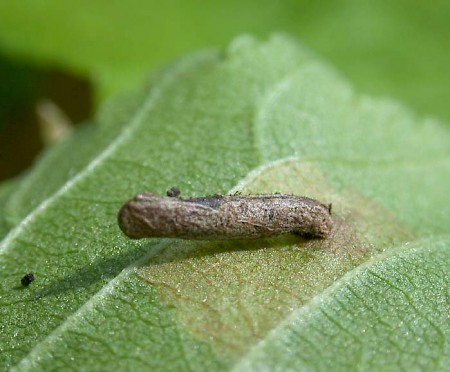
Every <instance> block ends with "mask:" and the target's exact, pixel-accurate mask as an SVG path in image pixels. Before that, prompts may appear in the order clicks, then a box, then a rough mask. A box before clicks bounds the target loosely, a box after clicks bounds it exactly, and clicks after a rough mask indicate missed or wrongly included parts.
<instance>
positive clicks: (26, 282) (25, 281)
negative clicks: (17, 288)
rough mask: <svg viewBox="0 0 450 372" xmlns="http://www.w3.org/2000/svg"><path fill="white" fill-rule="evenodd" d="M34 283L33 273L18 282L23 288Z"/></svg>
mask: <svg viewBox="0 0 450 372" xmlns="http://www.w3.org/2000/svg"><path fill="white" fill-rule="evenodd" d="M33 281H34V274H33V273H28V274H27V275H25V276H24V277H23V278H22V279H20V282H21V283H22V285H23V286H24V287H28V285H29V284H30V283H31V282H33Z"/></svg>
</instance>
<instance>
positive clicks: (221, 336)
mask: <svg viewBox="0 0 450 372" xmlns="http://www.w3.org/2000/svg"><path fill="white" fill-rule="evenodd" d="M236 189H239V190H240V191H242V193H244V194H245V193H247V192H251V193H259V192H276V191H279V192H282V193H295V194H298V195H301V194H303V195H308V196H312V197H317V198H321V200H323V201H329V202H333V221H334V229H333V232H332V234H331V236H330V237H329V238H327V239H323V240H303V239H301V238H299V237H298V236H295V235H290V236H284V237H274V238H271V239H261V240H257V241H248V240H247V241H246V240H242V241H238V242H234V243H227V242H215V243H206V242H200V243H194V242H188V241H179V240H175V241H173V242H172V243H171V244H170V245H169V247H168V248H166V249H165V250H164V251H163V252H162V253H161V254H160V255H158V256H156V257H155V258H153V259H152V260H150V261H149V262H148V264H146V265H145V266H144V267H141V268H140V269H139V275H140V276H141V278H142V279H143V280H144V281H145V282H147V283H148V284H150V285H151V286H152V287H154V289H155V290H156V292H157V295H158V297H159V298H160V301H161V302H162V303H164V304H166V305H169V306H171V307H173V308H175V309H176V312H177V316H178V318H179V320H180V321H181V322H182V324H183V326H184V327H185V328H186V329H188V330H190V332H192V333H193V334H194V335H195V337H197V338H200V339H205V340H206V339H208V340H209V342H211V343H212V345H213V347H214V349H215V352H216V353H218V354H222V355H224V356H225V357H227V358H230V359H234V358H237V357H239V356H240V355H242V354H243V353H245V351H246V350H247V348H248V347H249V345H252V344H255V342H257V341H258V340H260V339H262V338H264V336H265V335H266V334H267V332H268V331H269V330H270V329H272V328H273V327H275V326H276V325H277V324H278V323H279V322H280V321H281V320H282V319H284V318H286V316H288V315H289V314H290V313H291V312H292V311H293V310H294V309H298V308H301V307H302V306H303V305H304V304H305V303H307V302H308V301H309V300H310V299H311V298H312V297H313V296H314V295H316V294H317V293H320V292H321V291H323V290H324V289H325V288H327V287H328V286H329V285H330V284H332V283H333V282H334V281H335V280H336V279H337V278H339V277H341V276H342V275H344V274H345V273H346V272H347V271H348V270H351V269H352V268H353V267H355V266H357V265H359V264H360V263H361V262H363V261H364V260H367V259H368V258H369V257H370V256H371V255H372V254H374V253H375V252H377V250H379V249H381V248H379V247H381V246H383V245H384V244H385V243H386V241H385V240H384V239H383V241H382V242H381V241H376V240H375V239H373V237H374V236H375V234H372V235H371V231H369V226H370V227H371V229H372V230H373V231H377V230H378V231H381V230H383V229H384V227H383V228H382V227H381V226H383V225H384V223H381V222H382V218H381V217H380V218H378V220H377V218H375V217H377V216H378V214H379V213H382V210H381V208H375V207H373V205H371V203H370V202H369V201H367V200H364V199H362V198H354V199H353V200H348V199H343V198H342V197H340V196H338V195H337V194H336V193H334V192H333V191H332V190H331V189H330V188H329V186H328V185H327V183H326V177H324V176H323V175H322V174H321V173H320V170H319V168H317V167H314V164H311V163H305V162H301V161H299V160H296V159H287V160H284V161H279V162H275V163H272V164H270V165H269V166H266V167H263V168H261V169H257V170H256V171H254V172H253V173H252V174H250V175H249V177H248V178H247V179H245V180H243V181H242V182H241V183H240V184H239V185H238V187H236ZM372 204H373V203H372ZM375 210H376V213H374V211H375ZM391 222H393V221H391ZM394 225H395V224H393V226H391V227H390V228H389V229H388V231H383V235H386V236H387V235H389V233H390V234H391V235H392V236H390V237H389V239H391V240H392V241H402V240H403V239H405V238H406V236H407V234H399V231H403V230H402V229H401V228H400V227H398V226H394ZM237 330H239V332H237Z"/></svg>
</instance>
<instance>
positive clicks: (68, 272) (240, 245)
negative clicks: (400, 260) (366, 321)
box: [0, 35, 450, 369]
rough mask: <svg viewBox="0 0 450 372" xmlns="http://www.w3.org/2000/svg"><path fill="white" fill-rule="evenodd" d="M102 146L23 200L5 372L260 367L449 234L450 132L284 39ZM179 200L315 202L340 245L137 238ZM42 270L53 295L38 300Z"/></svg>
mask: <svg viewBox="0 0 450 372" xmlns="http://www.w3.org/2000/svg"><path fill="white" fill-rule="evenodd" d="M387 123H388V124H389V125H388V124H387ZM90 130H91V131H92V132H95V131H98V132H97V133H92V134H86V135H83V134H82V133H81V134H78V135H77V137H74V138H72V139H70V140H68V142H67V143H65V144H62V145H61V147H59V148H54V149H53V150H50V151H49V152H48V153H47V155H45V156H44V157H43V158H42V159H41V161H40V163H39V164H38V165H37V166H36V168H35V169H34V170H33V171H32V172H31V173H30V174H29V175H28V177H25V178H24V179H23V180H22V181H21V182H22V183H21V187H19V188H18V189H17V191H16V192H12V193H11V195H10V203H11V204H10V205H9V206H8V202H6V206H5V208H6V209H7V210H9V211H10V212H8V213H10V214H11V215H14V216H15V218H17V223H16V225H15V227H14V228H13V229H12V230H11V231H10V232H9V234H8V235H7V236H6V237H5V238H4V239H3V241H2V242H1V245H0V252H1V253H0V283H1V288H0V301H1V307H0V312H1V314H0V316H1V319H2V335H3V337H2V340H1V344H0V348H1V353H0V354H1V358H2V359H1V363H2V366H5V367H11V366H18V367H21V368H25V367H27V368H39V369H47V368H50V367H55V366H57V367H61V368H65V367H66V368H67V367H70V366H73V365H74V364H73V363H76V364H75V365H76V366H78V367H84V368H86V369H108V368H109V369H110V368H117V367H123V368H131V369H132V368H141V369H142V368H149V367H151V368H157V369H163V368H165V369H186V368H192V369H227V368H230V367H232V366H234V365H235V364H236V363H239V362H242V363H244V362H245V361H247V360H248V362H249V363H254V360H253V359H252V358H253V357H252V355H253V353H256V351H255V350H258V348H259V346H255V345H260V342H261V340H265V339H266V338H267V340H271V338H270V337H272V336H271V331H272V330H277V329H278V328H280V327H281V328H282V324H283V323H284V322H286V319H290V317H291V316H293V315H292V314H297V313H299V314H300V313H301V311H302V309H303V308H305V306H308V304H309V303H310V301H311V300H312V299H314V298H316V297H317V296H320V295H321V294H323V293H328V292H327V288H328V287H330V286H331V285H333V283H334V282H336V280H338V279H339V278H342V277H343V276H344V275H345V274H346V273H347V272H351V271H352V270H354V269H355V268H356V267H358V266H359V265H361V264H363V263H364V262H365V261H367V260H368V259H370V258H371V257H373V256H377V255H378V254H380V253H382V252H384V251H386V250H389V249H390V248H391V247H394V246H398V245H399V244H402V243H405V242H408V241H411V240H413V239H415V237H423V236H427V235H429V234H433V235H437V234H442V233H445V232H446V227H447V226H448V225H449V222H450V213H449V207H448V204H446V202H445V201H446V200H447V199H446V198H447V190H448V186H449V184H450V181H449V174H450V172H449V167H450V164H449V162H448V159H449V151H450V150H449V148H448V143H449V133H448V131H447V130H446V129H445V128H444V127H442V126H440V125H439V124H438V123H434V122H431V121H420V120H418V119H416V118H415V117H414V116H413V115H412V113H410V112H409V111H407V110H405V109H403V108H401V107H400V106H398V105H397V104H395V103H393V102H386V101H376V100H373V99H369V98H366V97H361V96H358V95H356V94H355V93H354V92H353V90H352V89H351V87H350V86H349V85H348V84H347V83H346V82H345V81H344V80H343V79H342V78H341V77H340V76H339V75H338V74H337V73H336V72H335V71H334V70H333V69H332V68H331V67H329V66H327V65H326V64H324V63H323V62H321V61H320V60H319V59H318V58H317V57H315V56H314V55H313V53H311V52H310V51H308V50H306V49H305V48H303V47H302V46H299V45H297V44H296V43H295V42H293V41H292V40H291V39H289V38H287V37H285V36H280V35H275V36H273V37H272V38H270V39H269V40H268V41H266V42H260V41H257V40H254V39H252V38H250V37H241V38H238V39H236V40H235V41H234V42H233V43H231V44H230V46H229V47H228V48H226V49H225V50H223V51H205V52H199V53H196V54H193V55H191V56H187V57H185V58H183V59H181V60H180V61H179V62H177V63H174V64H172V65H171V66H169V67H168V68H167V69H164V70H162V71H160V72H159V73H158V74H157V75H155V76H154V77H153V78H152V80H151V82H150V84H149V85H147V86H146V87H145V88H144V89H142V90H141V91H139V92H138V93H136V94H135V95H133V96H131V97H130V98H128V99H126V98H123V101H121V100H117V101H114V103H112V104H110V105H109V106H108V107H107V108H105V110H104V112H103V114H101V115H99V117H98V124H97V128H95V129H90ZM87 131H89V129H87ZM96 144H99V145H98V147H96ZM80 146H86V148H88V149H89V150H87V151H86V152H84V151H83V150H82V149H83V148H84V147H83V148H81V147H80ZM411 149H415V151H411ZM78 153H80V156H81V158H80V159H78V160H77V161H75V160H73V159H74V158H76V156H77V154H78ZM72 163H73V164H74V168H73V173H70V164H72ZM53 175H54V176H53ZM50 179H54V181H49V187H48V188H46V189H44V185H45V181H46V180H50ZM32 185H36V187H38V188H39V190H38V191H37V193H36V200H37V202H36V206H35V207H34V208H30V206H29V203H30V198H32V197H31V196H30V190H31V186H32ZM174 185H176V186H178V187H179V188H180V189H181V190H182V195H183V196H190V195H208V194H214V193H218V192H219V193H226V192H228V191H230V190H231V191H235V190H239V191H242V192H244V193H263V192H264V193H270V192H283V193H295V194H304V195H308V196H310V197H315V198H317V199H319V200H323V201H324V202H332V203H333V218H334V221H335V229H334V232H333V235H332V237H331V238H330V239H327V240H323V241H318V240H313V241H303V240H301V239H299V238H298V237H295V236H281V237H274V238H270V239H263V240H254V241H238V242H222V243H218V242H210V243H205V242H188V241H179V240H170V239H148V240H142V241H130V240H129V239H127V238H126V237H125V236H123V235H122V234H121V232H120V230H119V229H118V226H117V223H116V214H117V211H118V209H119V208H120V206H121V204H122V203H123V202H124V201H125V200H127V199H129V198H130V197H131V196H133V195H134V194H135V193H137V192H142V191H145V190H147V191H152V192H156V193H160V194H163V193H164V192H165V190H166V189H168V188H170V187H171V186H174ZM8 208H9V209H8ZM424 241H425V242H426V240H422V242H424ZM414 257H415V256H414ZM418 257H422V256H418ZM443 258H444V259H446V260H448V256H443ZM414 260H415V259H414ZM414 262H415V261H414ZM416 264H417V265H419V266H420V265H421V261H420V260H418V261H417V262H416ZM430 265H431V264H430ZM436 270H437V271H439V270H440V268H439V267H437V268H436ZM431 271H432V270H431V269H429V270H426V271H425V272H431ZM27 272H34V273H35V276H36V281H35V282H33V283H32V284H31V285H30V286H29V287H27V288H21V287H20V285H19V283H20V278H21V277H22V276H23V275H24V274H26V273H27ZM358 275H359V274H358ZM361 275H362V274H361ZM430 280H431V281H433V280H434V279H433V278H432V277H431V278H430ZM436 280H440V279H439V278H438V279H436ZM417 290H418V291H420V290H421V289H420V287H419V288H418V289H417ZM380 291H382V288H381V287H380ZM333 293H334V292H333ZM330 298H331V299H330V301H332V300H333V298H334V297H333V296H331V297H330ZM313 301H314V300H313ZM423 305H424V306H426V304H423ZM393 321H396V320H395V319H394V318H393ZM280 324H281V326H280ZM281 328H280V329H281ZM441 331H442V332H443V333H445V330H441ZM342 332H344V331H343V330H342ZM354 340H355V339H354ZM355 342H356V340H355ZM445 350H446V349H445V348H443V349H442V353H444V354H445ZM399 352H400V351H399ZM373 358H375V359H377V358H383V354H382V353H381V354H379V355H375V356H373ZM377 360H378V359H377ZM373 364H374V365H376V364H377V362H376V361H374V362H373Z"/></svg>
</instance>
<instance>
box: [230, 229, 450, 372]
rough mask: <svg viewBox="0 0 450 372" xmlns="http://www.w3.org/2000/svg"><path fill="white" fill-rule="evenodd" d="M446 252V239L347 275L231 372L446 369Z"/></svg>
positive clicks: (449, 351) (449, 353)
mask: <svg viewBox="0 0 450 372" xmlns="http://www.w3.org/2000/svg"><path fill="white" fill-rule="evenodd" d="M449 248H450V240H449V239H448V238H446V239H443V240H426V241H420V242H417V243H415V244H413V245H408V246H404V247H399V248H398V249H393V250H391V252H389V253H387V254H383V255H380V256H378V257H377V258H376V259H374V260H371V261H370V262H368V263H367V264H366V265H363V266H362V267H360V268H358V269H355V270H354V271H352V272H350V273H348V274H347V275H345V277H343V278H342V279H341V280H339V281H337V282H336V283H335V284H334V285H333V286H331V287H330V288H328V289H327V290H326V291H324V292H323V293H322V294H321V295H319V296H317V297H316V298H315V299H314V300H313V301H311V302H310V303H309V304H308V305H307V306H304V307H303V308H302V309H300V310H298V311H295V312H294V313H292V315H291V316H289V318H288V319H286V321H285V322H284V323H283V324H282V325H280V326H279V327H278V328H275V329H274V330H273V331H272V332H271V333H270V335H268V336H267V337H266V338H265V339H264V340H262V341H261V342H260V343H259V344H258V345H256V346H255V347H254V349H253V350H252V351H251V352H250V353H248V354H247V356H246V357H245V358H243V360H242V361H241V363H240V364H239V365H238V366H237V368H236V370H242V371H249V370H254V371H260V370H262V369H268V370H285V371H286V370H296V371H302V370H320V371H323V370H342V371H343V370H347V371H348V370H356V369H358V370H364V371H368V370H371V371H381V370H391V371H392V370H398V371H406V370H408V371H411V370H423V371H425V370H433V371H445V370H447V368H448V365H449V362H450V344H449V342H448V335H449V333H450V326H449V312H448V310H449V298H448V290H447V289H448V288H449V285H450V277H449V275H448V264H449V262H450V249H449Z"/></svg>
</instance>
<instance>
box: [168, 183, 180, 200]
mask: <svg viewBox="0 0 450 372" xmlns="http://www.w3.org/2000/svg"><path fill="white" fill-rule="evenodd" d="M180 193H181V191H180V189H179V188H178V187H175V186H174V187H171V188H170V189H169V190H167V192H166V194H167V196H169V197H171V198H176V197H177V196H178V195H180Z"/></svg>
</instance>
